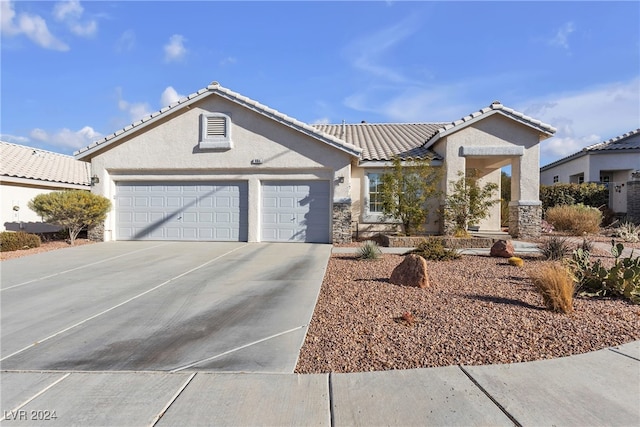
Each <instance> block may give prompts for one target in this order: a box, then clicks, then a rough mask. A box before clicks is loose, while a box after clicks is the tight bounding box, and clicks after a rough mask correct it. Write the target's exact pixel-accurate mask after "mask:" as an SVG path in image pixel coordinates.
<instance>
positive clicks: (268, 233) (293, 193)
mask: <svg viewBox="0 0 640 427" xmlns="http://www.w3.org/2000/svg"><path fill="white" fill-rule="evenodd" d="M330 212H331V204H330V202H329V181H270V182H264V183H263V184H262V216H261V217H262V237H261V240H262V241H265V242H312V243H329V242H330V241H331V239H330Z"/></svg>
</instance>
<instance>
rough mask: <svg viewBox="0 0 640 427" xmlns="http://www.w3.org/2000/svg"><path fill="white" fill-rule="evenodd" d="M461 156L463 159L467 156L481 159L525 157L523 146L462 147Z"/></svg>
mask: <svg viewBox="0 0 640 427" xmlns="http://www.w3.org/2000/svg"><path fill="white" fill-rule="evenodd" d="M460 155H461V156H463V157H467V156H480V157H490V156H523V155H524V147H523V146H521V145H516V146H512V147H507V146H499V145H496V146H476V147H473V146H471V147H468V146H462V147H460Z"/></svg>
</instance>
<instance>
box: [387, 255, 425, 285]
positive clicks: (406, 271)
mask: <svg viewBox="0 0 640 427" xmlns="http://www.w3.org/2000/svg"><path fill="white" fill-rule="evenodd" d="M390 281H391V283H393V284H394V285H402V286H413V287H417V288H426V287H428V286H429V276H428V275H427V261H425V259H424V258H422V257H421V256H420V255H415V254H411V255H407V256H406V257H405V258H404V261H402V262H401V263H400V264H399V265H398V266H397V267H396V268H394V269H393V272H392V273H391V279H390Z"/></svg>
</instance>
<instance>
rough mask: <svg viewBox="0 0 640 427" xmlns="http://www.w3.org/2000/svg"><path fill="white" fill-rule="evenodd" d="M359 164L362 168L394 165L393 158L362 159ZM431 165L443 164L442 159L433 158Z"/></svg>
mask: <svg viewBox="0 0 640 427" xmlns="http://www.w3.org/2000/svg"><path fill="white" fill-rule="evenodd" d="M358 166H359V167H361V168H378V169H379V168H390V167H393V162H392V161H391V160H360V162H359V163H358ZM431 166H442V160H431Z"/></svg>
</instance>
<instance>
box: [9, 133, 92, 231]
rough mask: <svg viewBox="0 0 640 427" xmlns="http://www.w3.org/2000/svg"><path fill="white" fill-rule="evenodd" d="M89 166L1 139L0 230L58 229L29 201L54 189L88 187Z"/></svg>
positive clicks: (69, 158) (60, 155) (62, 156)
mask: <svg viewBox="0 0 640 427" xmlns="http://www.w3.org/2000/svg"><path fill="white" fill-rule="evenodd" d="M89 169H90V165H89V164H87V163H85V162H80V161H78V160H76V159H74V158H73V157H71V156H65V155H63V154H58V153H52V152H50V151H44V150H40V149H39V148H33V147H25V146H22V145H16V144H11V143H8V142H2V141H0V231H5V230H8V231H20V230H22V231H27V232H31V233H44V232H49V231H57V230H59V229H60V228H59V227H56V226H53V225H49V224H45V223H43V222H42V218H40V217H39V216H38V214H36V213H35V212H33V211H32V210H31V209H29V207H28V203H29V201H30V200H32V199H33V198H34V197H35V196H37V195H38V194H42V193H50V192H52V191H56V190H72V189H73V190H90V189H91V187H90V184H89V182H90V178H89Z"/></svg>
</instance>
